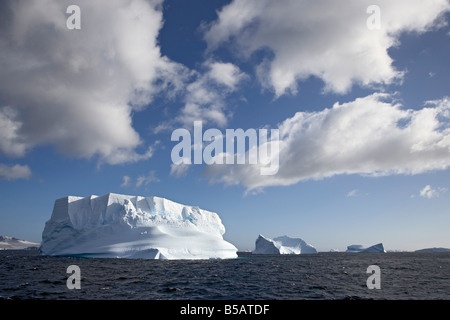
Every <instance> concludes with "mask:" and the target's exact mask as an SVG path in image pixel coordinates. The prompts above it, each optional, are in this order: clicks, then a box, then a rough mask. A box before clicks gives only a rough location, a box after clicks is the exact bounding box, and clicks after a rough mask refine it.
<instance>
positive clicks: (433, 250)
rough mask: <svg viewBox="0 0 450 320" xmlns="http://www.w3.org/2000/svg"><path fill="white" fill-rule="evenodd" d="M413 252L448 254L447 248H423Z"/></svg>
mask: <svg viewBox="0 0 450 320" xmlns="http://www.w3.org/2000/svg"><path fill="white" fill-rule="evenodd" d="M414 252H450V249H449V248H425V249H420V250H416V251H414Z"/></svg>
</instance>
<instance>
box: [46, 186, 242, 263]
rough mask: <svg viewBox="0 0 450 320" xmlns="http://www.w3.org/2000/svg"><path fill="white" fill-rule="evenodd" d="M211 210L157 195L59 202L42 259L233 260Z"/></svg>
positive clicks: (48, 226) (233, 251)
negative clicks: (48, 256) (70, 257)
mask: <svg viewBox="0 0 450 320" xmlns="http://www.w3.org/2000/svg"><path fill="white" fill-rule="evenodd" d="M224 233H225V227H224V225H223V224H222V221H221V219H220V217H219V215H218V214H217V213H215V212H211V211H207V210H203V209H200V208H198V207H193V206H186V205H182V204H179V203H176V202H173V201H171V200H167V199H164V198H159V197H141V196H128V195H121V194H115V193H109V194H106V195H104V196H95V195H92V196H89V197H74V196H68V197H64V198H61V199H57V200H56V201H55V204H54V208H53V212H52V215H51V218H50V219H49V220H48V221H47V222H46V224H45V228H44V230H43V232H42V242H41V246H40V248H39V250H40V252H41V254H42V255H50V256H67V255H69V256H70V255H75V256H81V257H101V258H113V257H114V258H115V257H117V258H142V259H225V258H236V257H237V248H236V247H235V246H234V245H232V244H231V243H229V242H227V241H225V240H224V239H223V234H224Z"/></svg>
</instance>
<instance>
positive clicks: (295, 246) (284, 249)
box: [252, 235, 317, 254]
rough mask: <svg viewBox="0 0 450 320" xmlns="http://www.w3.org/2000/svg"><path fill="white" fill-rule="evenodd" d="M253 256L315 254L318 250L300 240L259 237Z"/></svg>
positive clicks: (284, 237) (286, 237) (285, 237)
mask: <svg viewBox="0 0 450 320" xmlns="http://www.w3.org/2000/svg"><path fill="white" fill-rule="evenodd" d="M252 253H253V254H314V253H317V250H316V248H314V247H313V246H312V245H310V244H308V243H306V242H305V241H304V240H303V239H300V238H290V237H288V236H281V237H277V238H274V239H269V238H266V237H264V236H263V235H259V236H258V238H257V239H256V241H255V250H253V252H252Z"/></svg>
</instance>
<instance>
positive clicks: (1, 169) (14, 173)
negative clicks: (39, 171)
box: [0, 163, 31, 181]
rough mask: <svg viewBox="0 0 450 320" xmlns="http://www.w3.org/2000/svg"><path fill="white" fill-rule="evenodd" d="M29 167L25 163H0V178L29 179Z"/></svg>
mask: <svg viewBox="0 0 450 320" xmlns="http://www.w3.org/2000/svg"><path fill="white" fill-rule="evenodd" d="M30 177H31V169H30V168H29V167H28V166H27V165H20V164H16V165H14V166H7V165H5V164H1V163H0V180H10V181H11V180H17V179H29V178H30Z"/></svg>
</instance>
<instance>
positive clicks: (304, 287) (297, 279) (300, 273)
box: [0, 250, 450, 300]
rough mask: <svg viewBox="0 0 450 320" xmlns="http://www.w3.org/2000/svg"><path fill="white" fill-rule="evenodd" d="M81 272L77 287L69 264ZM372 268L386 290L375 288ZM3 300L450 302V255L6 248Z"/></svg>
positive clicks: (0, 273) (0, 277) (0, 276)
mask: <svg viewBox="0 0 450 320" xmlns="http://www.w3.org/2000/svg"><path fill="white" fill-rule="evenodd" d="M71 265H76V266H78V267H79V268H80V273H81V278H80V284H81V288H80V289H69V288H68V287H67V280H68V278H69V277H70V274H68V273H67V268H68V266H71ZM370 265H376V266H378V267H379V268H380V277H379V280H380V289H369V288H368V286H367V280H368V278H369V277H370V276H371V274H369V273H367V268H368V267H369V266H370ZM0 299H50V300H53V299H58V300H61V299H71V300H73V299H77V300H78V299H89V300H98V299H101V300H105V299H106V300H111V299H120V300H143V299H145V300H148V299H152V300H156V299H162V300H172V299H175V300H178V299H180V300H181V299H182V300H196V299H208V300H213V299H224V300H230V299H231V300H273V299H275V300H304V299H319V300H334V299H388V300H403V299H405V300H410V299H421V300H423V299H425V300H441V299H442V300H448V299H450V253H413V252H390V253H384V254H383V253H380V254H379V253H319V254H316V255H252V254H250V253H239V258H237V259H229V260H199V261H197V260H140V259H139V260H129V259H87V258H76V257H48V256H40V255H39V253H38V252H37V251H26V250H17V251H12V250H4V251H0Z"/></svg>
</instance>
